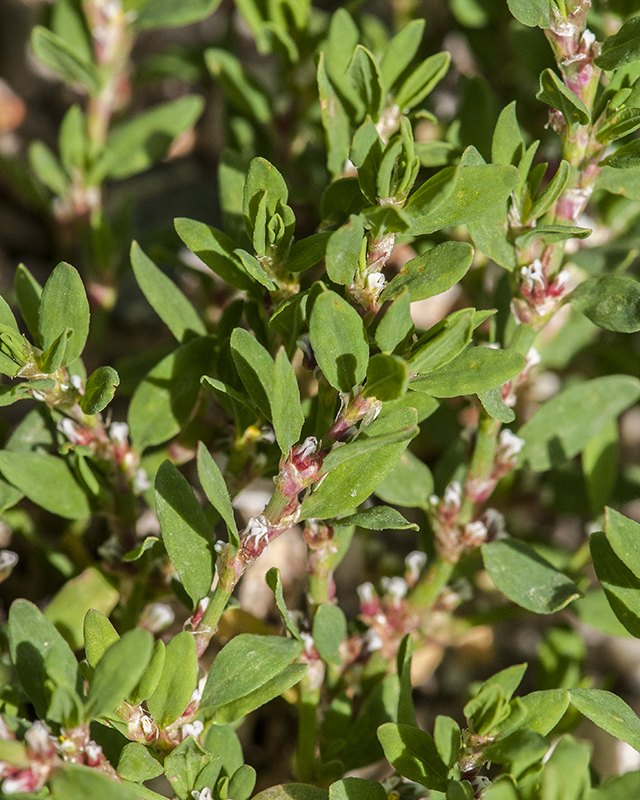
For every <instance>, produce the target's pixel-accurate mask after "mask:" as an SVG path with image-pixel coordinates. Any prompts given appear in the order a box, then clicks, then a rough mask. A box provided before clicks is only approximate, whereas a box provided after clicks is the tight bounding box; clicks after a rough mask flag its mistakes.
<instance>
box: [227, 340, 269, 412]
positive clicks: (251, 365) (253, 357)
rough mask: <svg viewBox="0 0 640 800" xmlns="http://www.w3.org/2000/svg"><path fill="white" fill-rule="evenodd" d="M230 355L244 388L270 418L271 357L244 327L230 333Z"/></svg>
mask: <svg viewBox="0 0 640 800" xmlns="http://www.w3.org/2000/svg"><path fill="white" fill-rule="evenodd" d="M231 355H232V356H233V361H234V364H235V365H236V369H237V370H238V374H239V375H240V379H241V380H242V382H243V383H244V386H245V389H246V390H247V392H248V393H249V396H250V397H251V399H252V400H253V402H254V403H255V404H256V405H257V406H258V408H259V409H260V411H262V413H263V414H264V415H265V417H267V419H271V416H272V411H271V395H272V392H273V376H274V372H275V364H274V361H273V358H271V356H270V355H269V353H268V352H267V351H266V350H265V348H264V347H263V346H262V345H261V344H260V342H259V341H258V340H257V339H256V338H255V336H252V335H251V334H250V333H249V331H246V330H244V328H235V329H234V331H233V333H232V334H231Z"/></svg>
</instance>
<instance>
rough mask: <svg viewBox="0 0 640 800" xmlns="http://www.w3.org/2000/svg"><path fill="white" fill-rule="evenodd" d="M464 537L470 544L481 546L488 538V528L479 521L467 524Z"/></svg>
mask: <svg viewBox="0 0 640 800" xmlns="http://www.w3.org/2000/svg"><path fill="white" fill-rule="evenodd" d="M464 535H465V538H466V539H467V540H468V541H469V543H473V544H475V543H478V544H480V543H481V542H484V540H485V539H486V538H487V526H486V525H485V524H484V522H480V520H479V519H478V520H476V521H475V522H467V524H466V525H465V526H464Z"/></svg>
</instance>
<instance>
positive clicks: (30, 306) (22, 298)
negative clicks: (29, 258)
mask: <svg viewBox="0 0 640 800" xmlns="http://www.w3.org/2000/svg"><path fill="white" fill-rule="evenodd" d="M14 286H15V291H16V298H17V300H18V308H19V309H20V313H21V314H22V319H23V320H24V321H25V323H26V325H27V328H28V330H29V333H30V334H31V336H32V337H33V341H34V342H35V343H36V344H39V342H40V297H41V295H42V286H40V284H39V283H38V281H37V280H36V279H35V278H34V277H33V275H32V274H31V273H30V272H29V270H28V269H27V268H26V267H25V265H24V264H20V265H19V266H18V269H17V270H16V275H15V278H14Z"/></svg>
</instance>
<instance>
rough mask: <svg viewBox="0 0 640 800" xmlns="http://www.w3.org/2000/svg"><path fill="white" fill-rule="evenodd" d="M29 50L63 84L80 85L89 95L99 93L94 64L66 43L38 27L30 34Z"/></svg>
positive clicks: (98, 82) (96, 71)
mask: <svg viewBox="0 0 640 800" xmlns="http://www.w3.org/2000/svg"><path fill="white" fill-rule="evenodd" d="M31 48H32V49H33V53H34V55H35V57H36V58H37V59H39V60H40V61H42V63H43V64H44V65H45V66H47V67H49V69H50V70H52V71H53V72H55V73H56V75H58V76H59V77H60V78H62V80H63V81H65V83H69V84H71V86H76V85H77V84H78V83H80V84H82V86H84V88H85V89H86V90H87V91H88V92H89V93H90V94H91V95H94V96H95V95H97V94H98V93H99V92H100V81H99V78H98V70H97V68H96V66H95V64H91V63H90V62H88V61H85V60H84V59H83V58H82V57H81V56H79V55H78V54H77V53H76V52H74V50H72V48H71V47H69V45H68V44H66V42H65V41H64V40H63V39H61V38H60V37H59V36H57V35H56V34H55V33H53V32H52V31H48V30H47V29H46V28H42V27H41V26H40V25H36V27H35V28H34V29H33V31H32V32H31Z"/></svg>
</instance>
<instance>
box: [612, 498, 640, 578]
mask: <svg viewBox="0 0 640 800" xmlns="http://www.w3.org/2000/svg"><path fill="white" fill-rule="evenodd" d="M604 529H605V533H606V534H607V541H608V542H609V544H610V545H611V547H612V549H613V550H614V551H615V553H616V555H617V556H618V558H620V559H621V560H622V561H623V562H624V563H625V565H626V566H627V567H629V569H630V570H631V571H632V572H633V573H634V574H635V575H636V576H637V577H639V578H640V524H638V523H637V522H635V520H632V519H629V518H628V517H625V516H623V515H622V514H620V513H619V512H618V511H614V509H613V508H607V509H606V510H605V527H604Z"/></svg>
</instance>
